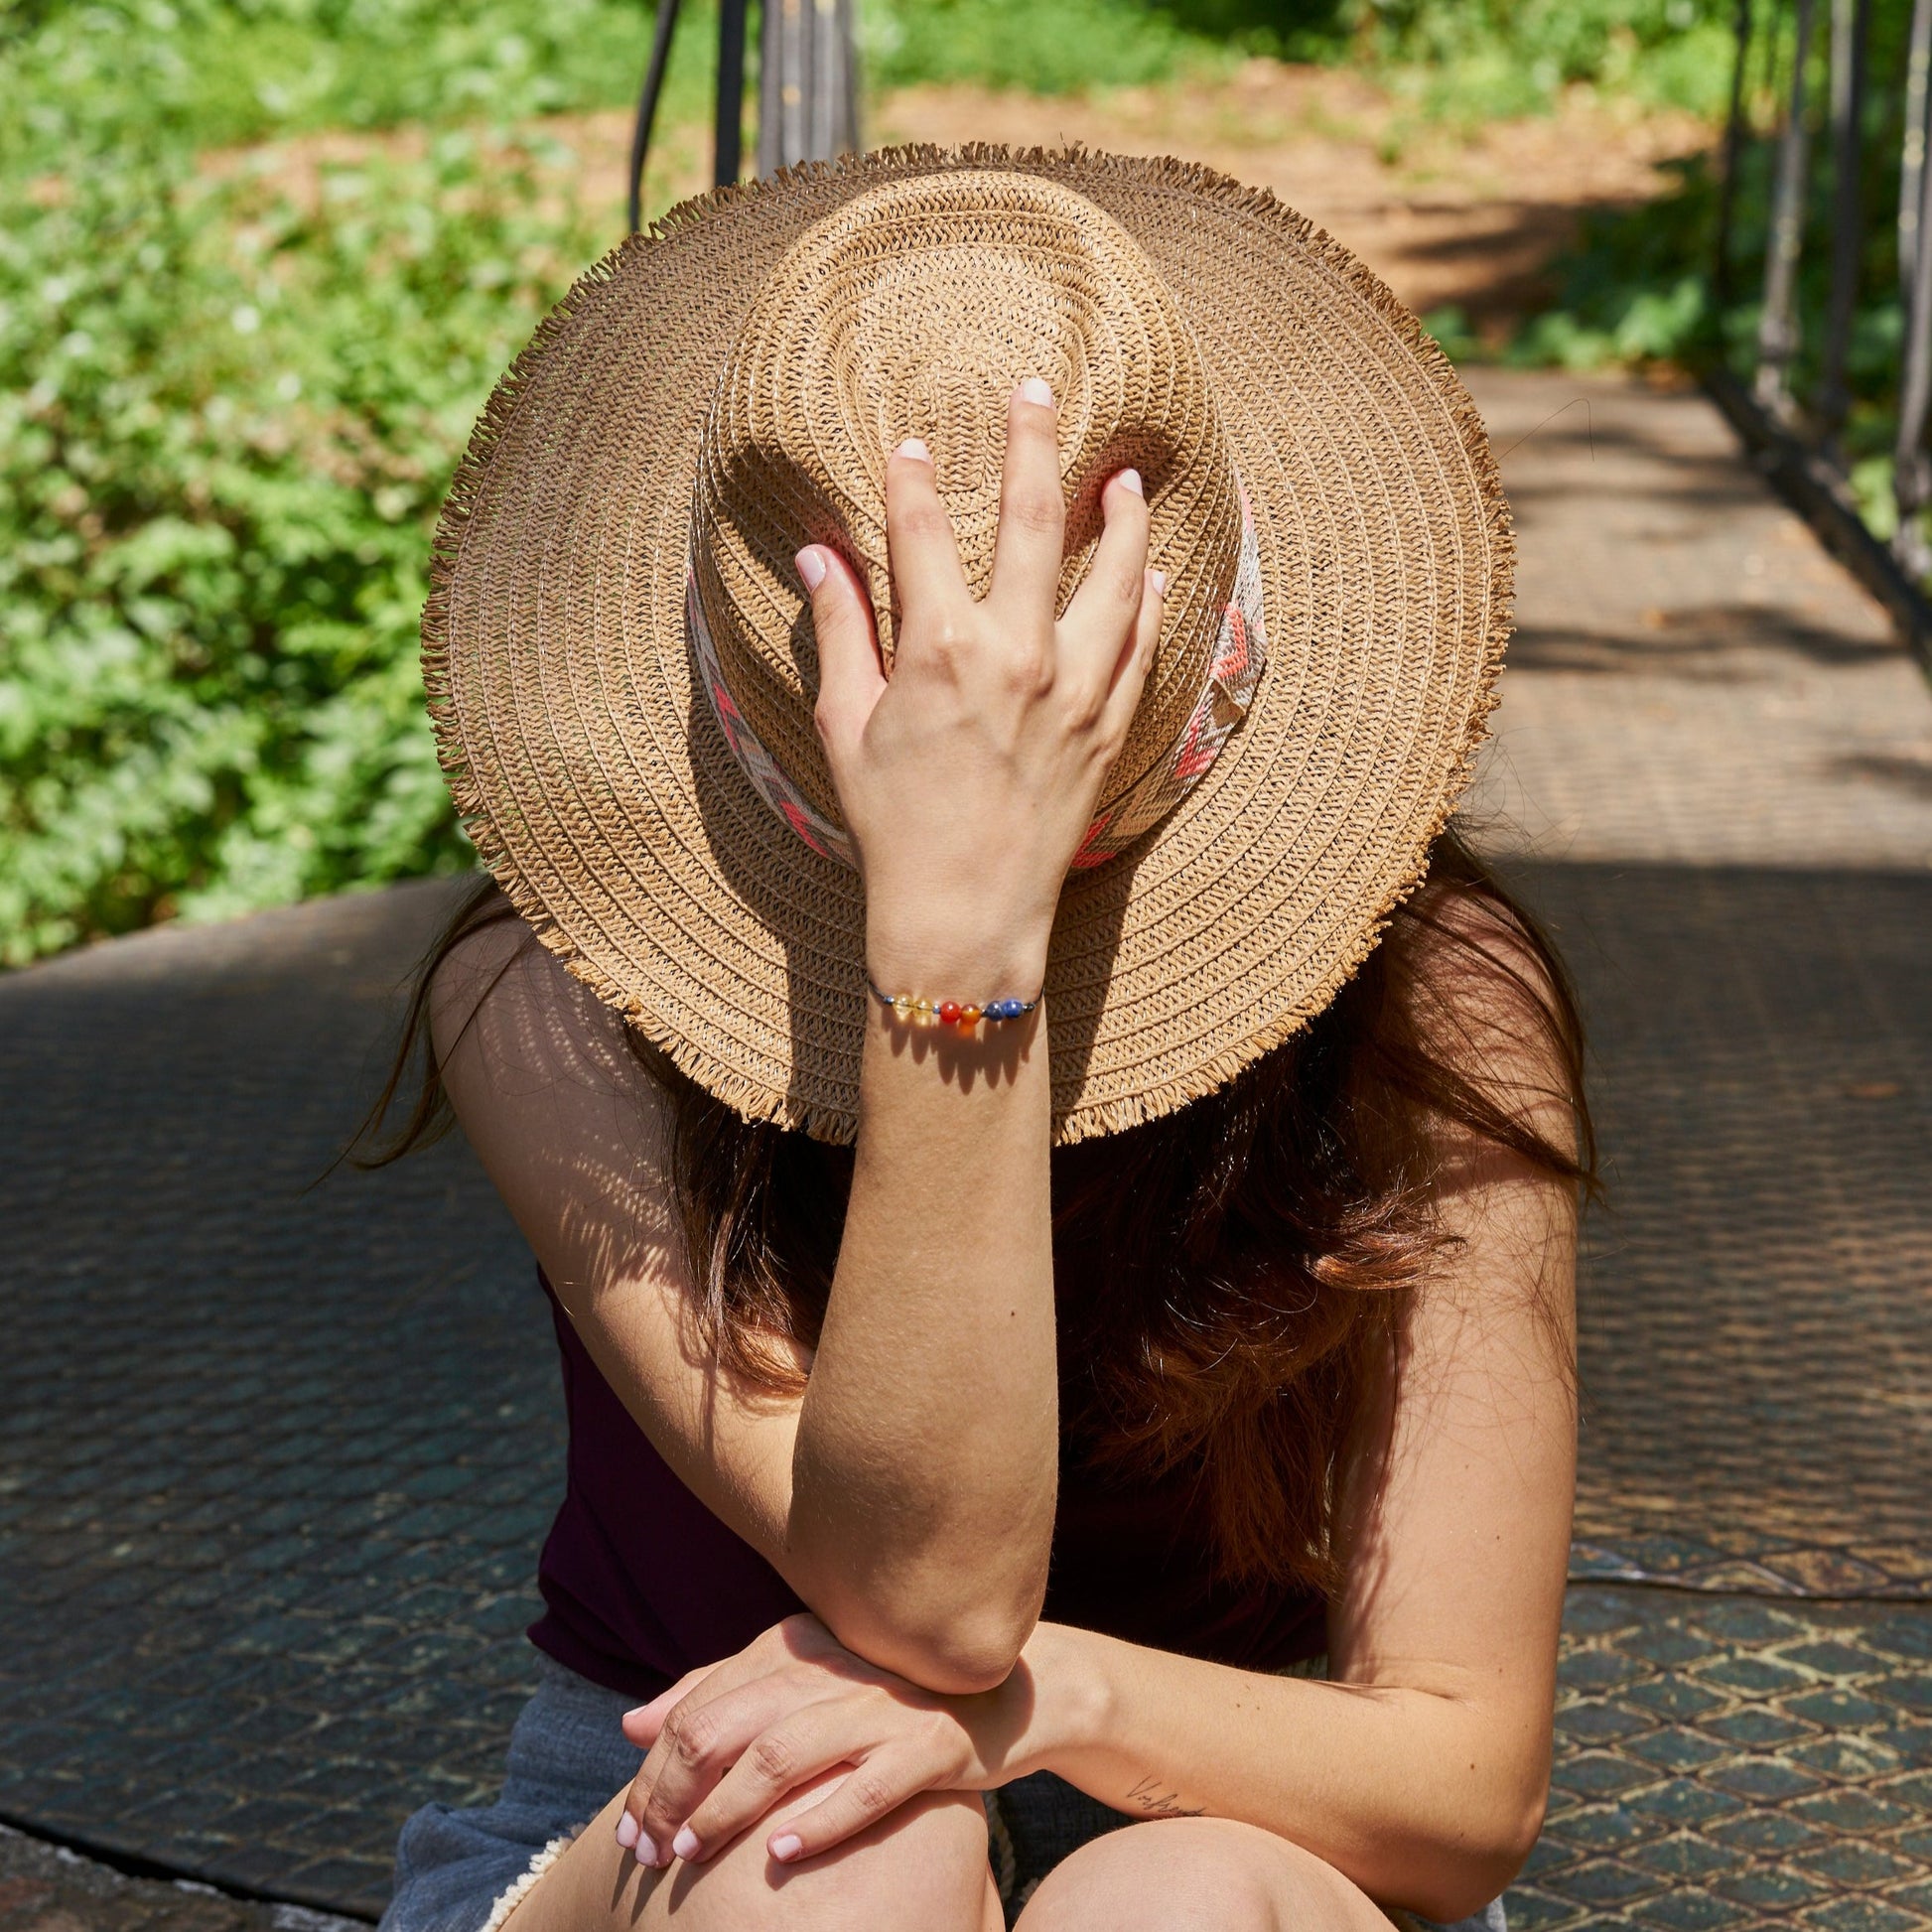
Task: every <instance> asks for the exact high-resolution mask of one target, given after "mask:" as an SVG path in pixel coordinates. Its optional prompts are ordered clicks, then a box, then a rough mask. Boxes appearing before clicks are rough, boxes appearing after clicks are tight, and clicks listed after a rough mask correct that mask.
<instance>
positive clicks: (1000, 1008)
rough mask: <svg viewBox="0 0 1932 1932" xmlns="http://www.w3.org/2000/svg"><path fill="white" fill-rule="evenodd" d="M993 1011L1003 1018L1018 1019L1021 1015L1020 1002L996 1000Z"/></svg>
mask: <svg viewBox="0 0 1932 1932" xmlns="http://www.w3.org/2000/svg"><path fill="white" fill-rule="evenodd" d="M993 1011H994V1014H995V1015H996V1016H997V1017H998V1018H999V1019H1001V1020H1017V1019H1019V1017H1020V1002H1019V1001H1018V1000H995V1001H994V1002H993Z"/></svg>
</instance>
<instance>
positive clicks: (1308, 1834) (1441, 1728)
mask: <svg viewBox="0 0 1932 1932" xmlns="http://www.w3.org/2000/svg"><path fill="white" fill-rule="evenodd" d="M1026 1667H1027V1668H1028V1669H1029V1670H1030V1672H1031V1674H1032V1677H1033V1680H1034V1683H1035V1687H1036V1692H1035V1695H1036V1699H1037V1703H1038V1706H1039V1709H1040V1719H1039V1723H1038V1731H1037V1734H1038V1736H1039V1740H1040V1741H1039V1745H1038V1748H1037V1751H1036V1754H1035V1762H1036V1763H1037V1765H1038V1767H1039V1768H1041V1769H1044V1770H1050V1771H1053V1772H1056V1773H1057V1774H1058V1775H1059V1776H1061V1777H1063V1778H1065V1779H1066V1780H1067V1781H1068V1782H1069V1783H1071V1784H1075V1785H1077V1786H1078V1787H1079V1788H1080V1789H1081V1790H1083V1791H1085V1792H1087V1793H1088V1794H1089V1795H1090V1796H1092V1797H1095V1798H1098V1799H1100V1800H1101V1802H1102V1803H1104V1804H1109V1805H1112V1806H1114V1807H1115V1808H1116V1809H1118V1810H1121V1811H1125V1812H1129V1813H1131V1814H1134V1815H1136V1816H1140V1817H1146V1818H1164V1817H1187V1816H1197V1815H1208V1816H1213V1817H1217V1818H1232V1819H1237V1820H1239V1821H1241V1822H1242V1823H1245V1824H1250V1825H1258V1826H1260V1827H1261V1828H1262V1829H1264V1830H1266V1831H1272V1832H1276V1833H1278V1834H1280V1835H1281V1836H1282V1837H1284V1838H1288V1839H1292V1840H1293V1841H1294V1842H1295V1843H1296V1844H1298V1845H1300V1846H1302V1847H1304V1848H1305V1849H1306V1850H1308V1851H1310V1852H1312V1853H1313V1854H1314V1855H1315V1856H1316V1857H1317V1858H1320V1859H1322V1860H1324V1861H1326V1862H1327V1863H1329V1864H1332V1865H1333V1866H1334V1867H1335V1868H1336V1869H1337V1870H1339V1871H1341V1872H1343V1873H1344V1874H1345V1875H1346V1876H1348V1877H1350V1878H1352V1879H1353V1880H1354V1881H1355V1883H1356V1884H1358V1885H1360V1886H1361V1887H1362V1889H1363V1890H1364V1891H1366V1892H1367V1893H1368V1894H1369V1895H1370V1896H1371V1897H1372V1898H1375V1899H1377V1900H1379V1901H1381V1902H1383V1903H1385V1904H1393V1905H1401V1906H1405V1907H1407V1908H1409V1909H1411V1910H1413V1911H1418V1912H1420V1913H1422V1914H1423V1915H1424V1916H1425V1917H1429V1918H1435V1919H1446V1920H1447V1919H1456V1918H1462V1917H1466V1916H1468V1915H1470V1914H1472V1913H1474V1912H1476V1911H1478V1910H1480V1909H1481V1907H1482V1906H1483V1905H1484V1904H1486V1903H1487V1902H1488V1901H1489V1900H1490V1899H1492V1898H1494V1897H1496V1896H1498V1895H1499V1894H1500V1893H1501V1891H1502V1890H1503V1888H1504V1886H1505V1885H1507V1884H1508V1883H1509V1881H1510V1879H1511V1878H1513V1877H1514V1876H1515V1873H1516V1870H1517V1868H1518V1867H1519V1866H1520V1865H1521V1863H1522V1862H1523V1860H1524V1859H1525V1858H1526V1857H1527V1856H1528V1855H1529V1850H1530V1847H1531V1846H1532V1845H1533V1844H1534V1843H1535V1839H1536V1833H1537V1830H1538V1828H1539V1826H1540V1825H1541V1822H1542V1816H1543V1806H1544V1800H1545V1796H1546V1794H1547V1789H1548V1778H1549V1761H1550V1759H1549V1750H1550V1745H1549V1725H1548V1724H1547V1722H1545V1723H1542V1724H1539V1723H1538V1722H1537V1720H1536V1718H1535V1717H1534V1715H1532V1714H1530V1713H1529V1712H1528V1710H1527V1708H1526V1707H1521V1708H1519V1707H1518V1706H1515V1705H1512V1703H1511V1701H1510V1700H1508V1699H1507V1698H1506V1697H1499V1698H1494V1699H1485V1698H1483V1697H1482V1696H1480V1695H1478V1694H1477V1693H1476V1689H1475V1687H1473V1686H1472V1687H1470V1690H1469V1694H1468V1695H1455V1694H1454V1693H1453V1692H1452V1690H1450V1689H1449V1688H1438V1689H1423V1688H1420V1687H1408V1686H1402V1685H1393V1684H1391V1685H1379V1686H1374V1687H1368V1686H1358V1685H1343V1684H1329V1683H1320V1682H1315V1681H1312V1680H1309V1679H1301V1678H1283V1677H1273V1676H1268V1675H1263V1674H1260V1673H1257V1672H1252V1671H1240V1670H1231V1669H1228V1668H1226V1667H1225V1666H1222V1665H1219V1664H1207V1663H1202V1662H1200V1661H1199V1660H1198V1659H1195V1658H1189V1657H1179V1656H1173V1655H1171V1654H1169V1653H1167V1652H1164V1651H1157V1650H1148V1649H1144V1648H1142V1647H1140V1646H1138V1645H1134V1644H1127V1643H1121V1642H1118V1641H1116V1640H1115V1639H1113V1638H1111V1637H1102V1636H1098V1635H1095V1634H1093V1633H1092V1632H1089V1631H1084V1630H1070V1629H1067V1628H1064V1627H1063V1626H1057V1625H1051V1624H1041V1625H1040V1626H1039V1627H1038V1629H1037V1630H1036V1631H1035V1635H1034V1637H1033V1638H1032V1639H1031V1641H1030V1642H1029V1645H1028V1650H1027V1655H1026Z"/></svg>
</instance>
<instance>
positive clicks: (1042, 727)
mask: <svg viewBox="0 0 1932 1932" xmlns="http://www.w3.org/2000/svg"><path fill="white" fill-rule="evenodd" d="M1057 435H1058V433H1057V416H1056V413H1055V411H1054V408H1053V405H1052V398H1051V394H1050V392H1049V391H1048V389H1047V387H1046V385H1045V384H1044V383H1043V382H1040V381H1037V380H1036V379H1035V380H1029V381H1028V382H1025V383H1022V384H1021V386H1020V387H1019V389H1017V390H1016V391H1015V392H1014V395H1013V398H1012V401H1011V403H1010V405H1009V407H1008V412H1007V449H1006V461H1005V467H1004V469H1003V471H1002V477H1001V490H1000V521H999V529H998V533H997V536H996V538H995V542H994V553H993V581H992V584H991V587H990V588H989V590H988V591H987V594H986V596H985V597H984V598H983V599H981V600H980V601H978V602H977V603H976V602H975V601H974V599H973V597H972V594H971V592H970V591H969V589H968V587H967V584H966V578H965V573H964V571H963V570H962V568H961V565H960V560H959V550H958V546H957V544H956V543H955V541H954V537H953V530H952V524H951V522H950V520H949V519H948V517H947V515H946V510H945V506H944V504H943V503H942V502H941V501H940V497H939V492H938V487H937V483H936V480H935V477H934V473H933V468H932V463H931V461H930V459H929V457H928V455H927V452H926V450H925V447H924V445H923V444H921V443H918V442H916V441H908V442H906V443H903V444H901V445H900V446H899V448H898V449H897V451H896V452H895V453H894V455H893V456H892V458H891V459H890V461H889V462H888V464H887V469H886V524H887V539H888V543H889V546H890V549H891V561H892V570H893V582H894V586H895V588H896V591H897V598H898V604H899V610H900V621H899V624H898V630H897V647H896V650H895V654H894V661H893V675H892V677H891V679H890V680H889V679H888V678H887V677H886V674H885V671H884V669H883V667H882V664H881V660H880V652H879V643H878V638H877V635H876V631H875V627H874V623H873V614H872V609H871V605H870V603H869V602H868V600H867V597H866V594H865V591H864V589H863V587H862V586H861V584H860V582H859V580H858V578H857V576H856V575H855V574H854V573H853V571H852V570H851V568H850V566H849V565H847V563H846V562H845V560H844V559H843V558H841V557H840V556H839V554H838V553H837V552H836V551H835V550H832V549H831V548H829V547H828V546H826V545H822V544H815V545H811V546H808V547H807V548H806V549H804V550H801V551H800V552H799V553H798V560H797V562H798V573H799V576H800V578H801V580H802V581H803V582H804V584H805V586H806V588H807V590H808V592H809V593H810V596H811V601H812V624H813V630H814V632H815V635H816V638H817V644H818V657H819V694H818V703H817V709H816V722H817V726H818V733H819V737H820V740H821V742H822V743H823V745H824V748H825V754H826V759H827V762H828V763H829V765H830V767H831V773H832V781H833V784H834V786H835V787H836V789H837V791H838V796H839V804H840V807H841V809H842V810H843V812H844V815H845V820H846V824H847V826H848V827H849V829H850V830H851V833H852V835H853V840H854V843H855V845H856V846H857V848H858V853H859V862H860V866H861V869H862V871H863V873H864V875H865V881H866V899H867V917H868V935H867V937H868V948H869V951H870V953H871V960H870V963H871V966H872V968H873V971H874V972H875V973H876V974H883V975H885V976H887V978H889V979H891V980H893V981H894V982H895V983H897V982H900V981H903V982H904V983H907V984H934V983H937V982H936V981H935V980H934V976H935V975H937V976H938V980H939V981H943V983H944V984H945V986H946V988H947V989H948V990H951V989H952V988H955V987H957V988H960V989H969V990H970V989H978V988H982V987H983V988H984V989H985V991H987V992H988V993H994V992H1003V993H1012V994H1019V995H1023V996H1031V994H1032V993H1033V991H1034V989H1035V987H1036V986H1037V985H1038V983H1039V976H1040V973H1041V972H1042V971H1043V969H1044V965H1045V957H1046V944H1047V939H1048V936H1049V934H1050V931H1051V928H1052V922H1053V910H1054V907H1055V905H1056V904H1057V902H1058V899H1059V894H1060V888H1061V886H1062V884H1063V883H1064V881H1065V878H1066V872H1067V867H1068V865H1069V864H1070V863H1071V861H1072V858H1073V855H1074V853H1075V852H1076V851H1077V850H1078V848H1079V845H1080V842H1081V840H1082V838H1083V837H1084V836H1085V834H1086V830H1087V826H1088V824H1089V822H1090V821H1091V819H1092V816H1093V812H1094V807H1095V804H1096V802H1097V800H1098V796H1099V791H1100V785H1101V781H1102V779H1103V777H1104V776H1105V774H1106V771H1107V768H1108V766H1109V765H1111V764H1112V763H1113V761H1114V759H1115V758H1116V757H1117V756H1118V755H1119V753H1120V749H1121V746H1122V745H1123V744H1124V743H1125V741H1126V737H1127V729H1128V725H1129V723H1130V722H1131V720H1132V718H1133V716H1134V710H1135V707H1136V706H1137V705H1138V704H1139V702H1140V697H1141V689H1142V686H1143V684H1144V683H1145V682H1146V679H1147V674H1148V669H1149V666H1150V665H1151V664H1152V662H1153V659H1154V650H1155V643H1156V639H1157V637H1158V636H1159V633H1160V628H1161V611H1162V602H1163V593H1164V590H1165V583H1164V580H1163V578H1162V576H1161V573H1160V572H1159V571H1150V570H1149V569H1148V568H1147V552H1148V506H1147V502H1146V498H1145V494H1144V492H1143V488H1142V483H1141V479H1140V477H1139V476H1138V475H1137V474H1136V473H1135V472H1134V471H1132V470H1125V471H1122V472H1120V473H1119V474H1118V475H1116V476H1114V477H1113V478H1111V479H1109V481H1108V483H1107V484H1106V487H1105V488H1104V490H1103V491H1102V495H1101V509H1102V512H1103V515H1104V517H1105V526H1104V529H1103V531H1102V534H1101V538H1100V542H1099V544H1098V546H1097V548H1096V550H1095V553H1094V558H1093V563H1092V566H1091V568H1090V569H1089V570H1088V572H1087V575H1086V577H1085V579H1084V580H1083V582H1082V583H1081V585H1080V587H1079V589H1078V591H1077V592H1076V593H1075V594H1074V596H1073V598H1072V600H1071V602H1070V603H1069V604H1068V606H1067V610H1066V614H1065V615H1064V616H1063V617H1061V618H1059V619H1058V620H1057V621H1056V620H1055V616H1054V607H1055V603H1056V600H1057V595H1058V588H1059V579H1060V566H1061V561H1062V545H1063V542H1064V533H1065V514H1066V508H1065V500H1064V497H1063V495H1062V493H1061V484H1060V472H1059V454H1058V440H1057Z"/></svg>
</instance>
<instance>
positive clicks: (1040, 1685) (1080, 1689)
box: [1017, 1623, 1117, 1776]
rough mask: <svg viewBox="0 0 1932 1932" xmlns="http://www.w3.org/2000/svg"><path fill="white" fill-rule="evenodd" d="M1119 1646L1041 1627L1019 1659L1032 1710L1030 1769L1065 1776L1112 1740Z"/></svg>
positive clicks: (1089, 1634) (1065, 1628) (1058, 1626)
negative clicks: (1113, 1656)
mask: <svg viewBox="0 0 1932 1932" xmlns="http://www.w3.org/2000/svg"><path fill="white" fill-rule="evenodd" d="M1114 1649H1115V1646H1113V1645H1112V1644H1110V1643H1109V1642H1108V1640H1107V1639H1106V1638H1105V1637H1101V1636H1097V1635H1096V1634H1095V1633H1094V1632H1093V1631H1091V1630H1076V1629H1074V1628H1073V1627H1072V1626H1071V1625H1069V1624H1064V1623H1036V1624H1035V1625H1034V1632H1033V1635H1032V1636H1031V1637H1029V1638H1028V1639H1027V1645H1026V1648H1025V1649H1024V1650H1023V1651H1022V1652H1021V1653H1020V1665H1021V1668H1022V1669H1023V1670H1024V1671H1026V1673H1027V1676H1028V1688H1029V1690H1030V1691H1031V1693H1032V1697H1033V1710H1032V1713H1031V1715H1030V1716H1029V1719H1028V1723H1027V1734H1026V1746H1025V1760H1026V1762H1025V1769H1024V1770H1023V1771H1021V1772H1019V1773H1017V1775H1021V1776H1025V1775H1026V1774H1027V1773H1028V1772H1033V1771H1063V1767H1065V1766H1067V1765H1069V1764H1071V1763H1073V1762H1075V1761H1076V1760H1078V1759H1079V1758H1081V1757H1083V1756H1085V1755H1086V1754H1087V1753H1088V1752H1090V1751H1092V1750H1093V1749H1094V1748H1095V1747H1096V1746H1097V1745H1100V1744H1104V1743H1105V1742H1106V1741H1107V1739H1108V1738H1109V1737H1111V1736H1112V1734H1113V1730H1114V1719H1115V1711H1116V1708H1117V1704H1116V1691H1115V1685H1114V1681H1113V1677H1112V1674H1111V1672H1110V1670H1109V1667H1108V1666H1109V1662H1110V1653H1111V1652H1112V1651H1113V1650H1114Z"/></svg>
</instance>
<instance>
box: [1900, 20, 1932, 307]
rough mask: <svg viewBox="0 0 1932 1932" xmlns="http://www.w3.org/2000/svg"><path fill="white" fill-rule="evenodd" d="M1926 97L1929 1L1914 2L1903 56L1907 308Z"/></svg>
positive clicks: (1903, 292) (1930, 65)
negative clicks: (1908, 36)
mask: <svg viewBox="0 0 1932 1932" xmlns="http://www.w3.org/2000/svg"><path fill="white" fill-rule="evenodd" d="M1928 93H1932V0H1917V4H1916V5H1915V6H1914V7H1913V8H1912V36H1911V40H1910V42H1909V43H1908V45H1907V50H1906V55H1905V137H1904V144H1903V148H1902V151H1901V154H1900V157H1899V169H1898V292H1899V295H1900V297H1901V298H1902V299H1903V300H1904V301H1905V303H1906V304H1907V305H1908V306H1909V305H1910V302H1911V296H1912V269H1913V264H1914V262H1915V261H1916V260H1917V257H1918V233H1919V219H1918V210H1919V197H1920V194H1921V192H1922V186H1921V185H1922V183H1923V181H1924V178H1925V126H1926V112H1925V109H1926V99H1927V96H1928Z"/></svg>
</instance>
